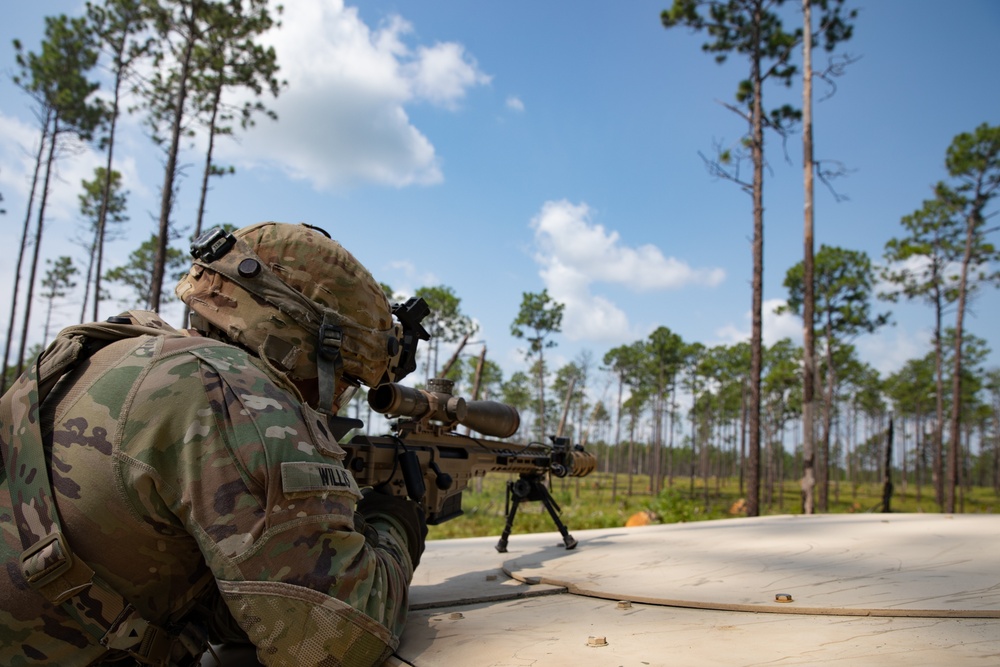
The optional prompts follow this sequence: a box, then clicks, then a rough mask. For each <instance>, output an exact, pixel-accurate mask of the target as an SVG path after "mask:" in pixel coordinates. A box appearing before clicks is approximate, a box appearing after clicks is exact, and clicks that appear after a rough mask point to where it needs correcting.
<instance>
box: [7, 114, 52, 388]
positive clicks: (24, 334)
mask: <svg viewBox="0 0 1000 667" xmlns="http://www.w3.org/2000/svg"><path fill="white" fill-rule="evenodd" d="M58 142H59V114H58V113H54V114H53V118H52V137H51V140H50V141H49V155H48V157H47V158H46V160H45V178H44V179H43V180H42V198H41V201H40V202H39V204H38V224H37V225H36V227H35V249H34V255H33V257H32V260H31V271H30V272H29V274H28V294H27V295H26V296H25V299H24V321H23V322H22V323H21V350H20V352H19V353H18V358H17V375H21V372H22V371H23V370H24V361H25V359H24V354H25V351H26V350H27V346H28V329H29V328H30V323H31V300H32V299H33V298H34V295H35V275H36V274H37V272H38V258H39V254H40V253H39V251H40V249H41V245H42V230H43V228H44V226H45V207H46V204H47V203H48V199H49V180H50V179H51V177H52V165H53V163H54V162H55V159H56V144H57V143H58Z"/></svg>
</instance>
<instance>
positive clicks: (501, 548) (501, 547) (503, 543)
mask: <svg viewBox="0 0 1000 667" xmlns="http://www.w3.org/2000/svg"><path fill="white" fill-rule="evenodd" d="M573 546H576V545H575V544H574V545H573ZM495 548H496V550H497V551H498V552H500V553H502V554H505V553H507V540H500V541H499V542H497V545H496V547H495ZM568 548H570V549H571V548H572V547H568Z"/></svg>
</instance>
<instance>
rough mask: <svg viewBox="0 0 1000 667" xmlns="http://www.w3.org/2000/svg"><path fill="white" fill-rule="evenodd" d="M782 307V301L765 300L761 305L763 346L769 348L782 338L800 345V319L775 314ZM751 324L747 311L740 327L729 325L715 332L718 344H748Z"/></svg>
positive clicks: (788, 315)
mask: <svg viewBox="0 0 1000 667" xmlns="http://www.w3.org/2000/svg"><path fill="white" fill-rule="evenodd" d="M783 305H785V300H784V299H766V300H765V301H764V302H763V303H762V304H761V338H762V339H763V341H762V342H763V343H764V345H765V346H768V347H770V346H771V345H774V344H775V343H777V342H778V341H779V340H781V339H782V338H791V339H792V342H793V343H795V344H796V345H801V344H802V318H801V317H799V316H798V315H793V314H791V313H782V314H778V313H777V312H775V311H776V310H777V309H778V307H779V306H783ZM751 322H752V318H751V315H750V312H749V311H747V312H746V313H745V314H744V316H743V322H742V325H741V326H738V325H736V324H733V323H730V324H726V325H724V326H722V327H720V328H719V329H717V330H716V332H715V335H716V336H717V338H718V342H719V343H720V344H724V345H732V344H734V343H741V342H749V340H750V333H751V331H750V329H751Z"/></svg>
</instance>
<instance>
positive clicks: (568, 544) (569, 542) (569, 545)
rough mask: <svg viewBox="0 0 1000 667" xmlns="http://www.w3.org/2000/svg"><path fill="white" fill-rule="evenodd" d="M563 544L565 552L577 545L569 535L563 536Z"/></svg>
mask: <svg viewBox="0 0 1000 667" xmlns="http://www.w3.org/2000/svg"><path fill="white" fill-rule="evenodd" d="M563 543H564V544H565V545H566V551H570V550H572V549H576V545H577V544H578V542H577V541H576V539H575V538H574V537H573V536H572V535H569V534H566V535H563Z"/></svg>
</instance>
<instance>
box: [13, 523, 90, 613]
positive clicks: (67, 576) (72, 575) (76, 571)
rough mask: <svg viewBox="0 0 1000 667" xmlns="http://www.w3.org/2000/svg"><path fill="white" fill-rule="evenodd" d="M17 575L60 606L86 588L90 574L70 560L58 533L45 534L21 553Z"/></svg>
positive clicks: (67, 546)
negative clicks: (22, 576)
mask: <svg viewBox="0 0 1000 667" xmlns="http://www.w3.org/2000/svg"><path fill="white" fill-rule="evenodd" d="M21 573H22V574H23V575H24V579H25V580H26V581H27V582H28V584H30V585H31V587H32V588H33V589H35V590H36V591H38V592H39V593H41V594H42V595H43V596H45V599H47V600H48V601H49V602H51V603H52V604H54V605H61V604H62V603H63V602H65V601H66V600H68V599H70V598H71V597H73V596H74V595H78V594H79V593H81V592H82V591H83V590H84V589H86V588H87V587H89V586H90V585H91V583H93V580H94V571H93V570H92V569H90V567H89V566H88V565H87V564H86V563H84V562H83V561H82V560H80V559H78V558H73V554H72V553H71V552H70V550H69V544H68V543H67V541H66V538H65V537H64V536H63V534H62V531H59V530H57V531H55V532H54V533H49V534H48V535H46V536H45V537H43V538H42V539H40V540H38V541H37V542H35V543H34V544H32V545H31V546H29V547H28V548H27V549H25V550H24V551H23V552H21Z"/></svg>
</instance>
